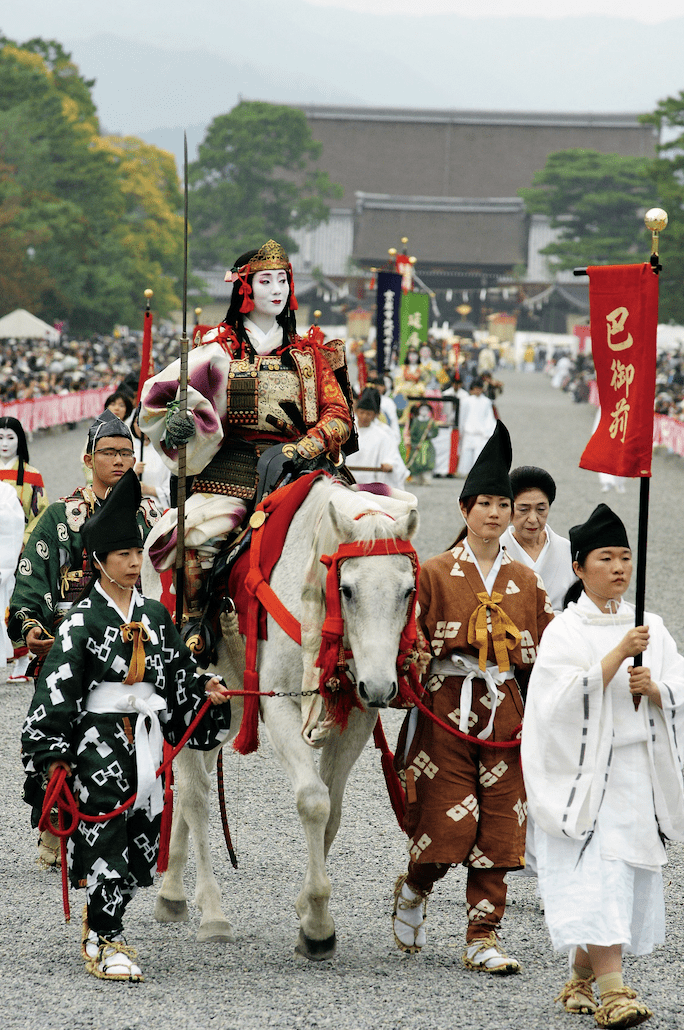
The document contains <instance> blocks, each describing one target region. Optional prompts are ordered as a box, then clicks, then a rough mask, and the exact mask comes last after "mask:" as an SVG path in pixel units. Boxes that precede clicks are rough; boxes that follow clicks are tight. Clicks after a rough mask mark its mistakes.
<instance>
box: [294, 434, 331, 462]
mask: <svg viewBox="0 0 684 1030" xmlns="http://www.w3.org/2000/svg"><path fill="white" fill-rule="evenodd" d="M296 449H297V454H300V455H301V456H302V458H317V457H318V455H319V454H321V453H322V452H323V451H324V450H325V448H324V446H323V444H322V443H320V442H319V441H318V440H315V439H314V438H313V437H312V436H303V437H302V439H301V440H300V441H299V443H298V444H297V447H296Z"/></svg>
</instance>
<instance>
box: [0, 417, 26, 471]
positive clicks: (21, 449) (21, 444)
mask: <svg viewBox="0 0 684 1030" xmlns="http://www.w3.org/2000/svg"><path fill="white" fill-rule="evenodd" d="M0 429H11V430H12V432H13V433H16V437H17V441H18V442H17V457H18V458H19V468H18V469H17V486H23V485H24V465H28V461H29V452H28V444H27V442H26V433H25V432H24V427H23V426H22V424H21V422H20V421H19V419H16V418H12V417H11V415H3V416H2V417H1V418H0Z"/></svg>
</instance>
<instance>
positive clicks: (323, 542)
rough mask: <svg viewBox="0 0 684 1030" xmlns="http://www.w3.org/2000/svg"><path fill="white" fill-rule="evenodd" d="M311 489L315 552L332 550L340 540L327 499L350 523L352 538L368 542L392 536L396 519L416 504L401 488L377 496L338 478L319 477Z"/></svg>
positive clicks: (320, 552)
mask: <svg viewBox="0 0 684 1030" xmlns="http://www.w3.org/2000/svg"><path fill="white" fill-rule="evenodd" d="M314 490H315V491H316V493H315V499H316V502H317V506H318V512H319V515H318V520H317V521H318V526H317V531H316V538H317V539H316V550H317V551H318V554H319V555H320V554H332V553H334V552H335V551H336V550H337V546H338V544H339V543H340V538H339V534H338V532H337V530H336V529H335V527H334V525H333V523H332V519H331V518H330V507H329V505H330V502H331V501H332V503H333V505H334V508H335V510H336V511H337V512H339V513H341V514H343V515H346V516H347V518H349V519H351V520H352V522H353V523H354V539H355V540H362V541H368V543H372V542H373V541H374V540H383V539H388V538H392V537H396V536H397V529H398V527H397V522H398V520H399V519H401V518H402V517H403V516H404V515H408V513H409V512H410V511H411V510H413V509H415V508H417V506H418V501H417V499H416V498H415V497H414V495H413V494H410V493H406V492H404V491H401V490H394V491H392V493H391V494H390V495H388V496H379V495H377V494H375V493H369V492H368V491H365V490H359V489H357V488H356V487H349V486H347V485H346V484H345V483H342V482H339V481H338V480H330V479H325V480H321V481H319V482H318V483H317V484H316V485H315V487H314ZM312 493H313V491H312ZM366 513H370V514H366ZM364 516H365V517H364Z"/></svg>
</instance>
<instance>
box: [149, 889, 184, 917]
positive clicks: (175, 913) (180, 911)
mask: <svg viewBox="0 0 684 1030" xmlns="http://www.w3.org/2000/svg"><path fill="white" fill-rule="evenodd" d="M154 918H155V919H156V920H157V922H158V923H187V921H188V919H189V918H190V916H189V914H188V903H187V901H172V899H171V898H164V897H162V895H161V894H158V895H157V900H156V901H155V903H154Z"/></svg>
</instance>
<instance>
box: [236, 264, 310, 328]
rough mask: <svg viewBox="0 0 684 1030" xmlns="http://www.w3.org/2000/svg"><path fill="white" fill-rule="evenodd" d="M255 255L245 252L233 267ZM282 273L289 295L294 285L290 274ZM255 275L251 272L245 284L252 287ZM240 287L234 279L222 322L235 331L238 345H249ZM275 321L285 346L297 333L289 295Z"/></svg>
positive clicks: (239, 265)
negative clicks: (281, 333)
mask: <svg viewBox="0 0 684 1030" xmlns="http://www.w3.org/2000/svg"><path fill="white" fill-rule="evenodd" d="M255 254H258V250H247V251H245V253H244V254H240V257H239V258H238V259H237V261H236V262H235V265H234V266H233V267H234V268H242V267H243V266H244V265H246V264H248V263H249V261H250V260H251V259H252V258H253V257H254V255H255ZM276 271H280V269H276ZM282 271H284V272H286V273H287V282H288V286H289V287H290V294H292V291H293V288H294V284H293V282H292V279H291V277H290V273H289V272H288V271H287V269H285V268H284V269H283V270H282ZM256 274H258V273H256V272H252V274H251V275H248V276H247V282H248V283H249V285H250V286H251V285H252V280H253V279H254V276H255V275H256ZM240 285H241V283H240V280H239V279H236V280H235V282H234V283H233V292H232V293H231V295H230V304H229V305H228V310H227V312H226V317H225V318H224V322H225V323H226V325H229V326H231V327H232V328H233V329H234V330H235V335H236V336H237V338H238V340H239V341H240V343H242V344H245V343H249V337H248V336H247V331H246V330H245V315H243V313H242V312H241V311H240V308H241V307H242V300H243V296H242V294H241V293H240ZM246 317H249V315H247V316H246ZM276 321H277V323H278V325H280V326H282V330H283V344H286V343H288V341H289V340H291V339H292V337H293V336H294V335H295V334H296V332H297V319H296V318H295V313H294V311H292V310H291V308H290V304H289V295H288V301H287V302H286V304H285V307H284V308H283V310H282V311H281V312H280V314H279V315H276Z"/></svg>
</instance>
